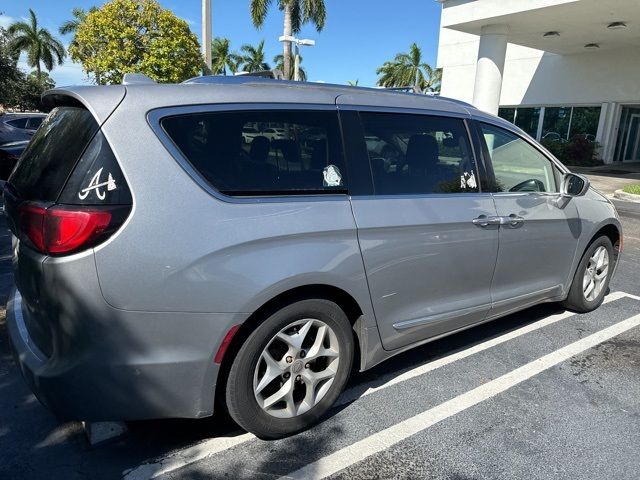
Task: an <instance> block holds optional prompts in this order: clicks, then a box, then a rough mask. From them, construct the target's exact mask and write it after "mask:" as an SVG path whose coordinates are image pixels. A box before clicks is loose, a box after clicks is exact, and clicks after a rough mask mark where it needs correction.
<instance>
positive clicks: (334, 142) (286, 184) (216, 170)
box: [161, 110, 347, 196]
mask: <svg viewBox="0 0 640 480" xmlns="http://www.w3.org/2000/svg"><path fill="white" fill-rule="evenodd" d="M161 124H162V127H163V129H164V130H165V132H166V133H167V135H168V136H169V137H170V138H171V140H173V142H174V143H175V145H176V146H177V147H178V148H179V149H180V151H181V152H182V154H183V155H184V157H185V158H186V159H187V160H188V161H189V163H190V164H191V165H192V166H193V168H195V169H196V170H197V171H198V173H199V174H200V175H201V176H202V177H203V178H204V179H205V180H206V181H207V182H208V183H209V184H211V185H212V186H213V187H214V188H216V189H217V190H219V191H220V192H222V193H224V194H227V195H236V196H250V195H292V194H323V193H326V194H332V193H333V194H335V193H345V192H346V188H347V187H346V176H345V173H346V172H345V170H346V169H345V166H344V160H343V155H342V147H341V143H340V134H339V128H338V119H337V115H336V113H335V112H309V111H280V110H279V111H244V112H209V113H197V114H189V115H180V116H174V117H167V118H165V119H163V120H162V122H161ZM247 132H252V135H251V136H250V137H249V136H246V133H247ZM243 133H245V135H243Z"/></svg>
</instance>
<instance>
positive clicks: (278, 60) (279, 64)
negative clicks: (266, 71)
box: [273, 54, 307, 82]
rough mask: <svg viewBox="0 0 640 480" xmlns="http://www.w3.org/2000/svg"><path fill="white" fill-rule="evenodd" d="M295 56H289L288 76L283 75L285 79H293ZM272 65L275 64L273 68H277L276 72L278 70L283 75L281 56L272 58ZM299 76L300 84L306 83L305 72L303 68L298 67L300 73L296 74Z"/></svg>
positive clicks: (282, 57)
mask: <svg viewBox="0 0 640 480" xmlns="http://www.w3.org/2000/svg"><path fill="white" fill-rule="evenodd" d="M295 62H296V59H295V56H294V55H291V60H290V61H289V66H290V69H291V70H290V71H289V74H288V75H287V74H285V78H293V77H294V72H293V70H294V66H295ZM273 63H275V64H276V66H275V68H277V69H278V70H280V71H281V72H282V73H284V68H285V67H284V56H283V55H282V54H280V55H276V56H275V57H273ZM300 63H302V55H300ZM298 73H299V75H300V81H301V82H306V81H307V72H306V71H305V70H304V68H302V67H300V71H299V72H298Z"/></svg>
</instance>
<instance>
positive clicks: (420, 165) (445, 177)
mask: <svg viewBox="0 0 640 480" xmlns="http://www.w3.org/2000/svg"><path fill="white" fill-rule="evenodd" d="M361 118H362V124H363V127H364V134H365V142H366V145H367V152H368V155H369V162H370V164H371V172H372V175H373V182H374V187H375V192H376V194H378V195H399V194H429V193H463V192H477V191H478V184H477V176H476V173H475V167H474V164H473V160H472V156H471V148H470V145H469V139H468V136H467V132H466V128H465V126H464V122H463V121H462V120H460V119H455V118H445V117H435V116H428V115H409V114H387V113H361Z"/></svg>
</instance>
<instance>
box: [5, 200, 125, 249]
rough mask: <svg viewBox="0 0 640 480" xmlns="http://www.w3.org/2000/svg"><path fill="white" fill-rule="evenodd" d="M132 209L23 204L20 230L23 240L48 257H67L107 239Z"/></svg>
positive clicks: (21, 206)
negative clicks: (26, 240)
mask: <svg viewBox="0 0 640 480" xmlns="http://www.w3.org/2000/svg"><path fill="white" fill-rule="evenodd" d="M130 210H131V207H130V206H120V205H117V206H104V207H102V206H100V207H83V206H74V205H53V206H50V207H46V206H43V205H39V204H36V203H23V204H22V205H20V206H19V207H18V229H19V231H20V234H21V236H22V237H23V239H25V237H26V239H28V240H29V242H30V243H31V245H32V246H33V247H34V248H35V249H36V250H38V251H39V252H41V253H45V254H47V255H66V254H70V253H74V252H78V251H80V250H84V249H87V248H90V247H94V246H96V245H98V244H99V243H101V242H103V241H104V240H106V239H107V238H108V237H109V236H110V235H111V234H112V233H113V232H115V230H116V229H118V227H120V226H121V225H122V223H123V222H124V220H125V219H126V217H127V215H128V213H129V211H130Z"/></svg>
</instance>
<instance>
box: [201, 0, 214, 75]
mask: <svg viewBox="0 0 640 480" xmlns="http://www.w3.org/2000/svg"><path fill="white" fill-rule="evenodd" d="M211 40H212V38H211V0H202V56H203V57H204V63H205V65H206V66H207V68H208V69H209V72H211Z"/></svg>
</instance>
